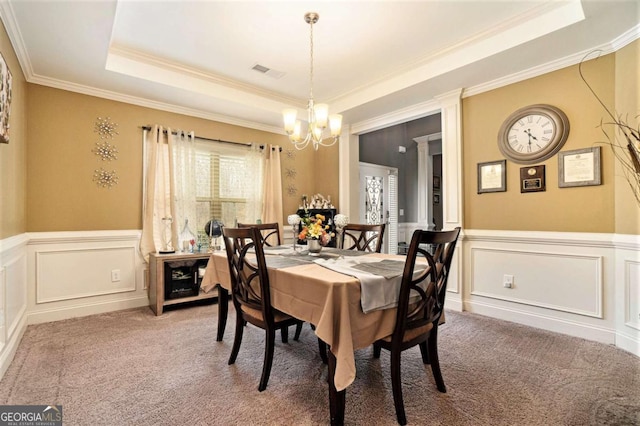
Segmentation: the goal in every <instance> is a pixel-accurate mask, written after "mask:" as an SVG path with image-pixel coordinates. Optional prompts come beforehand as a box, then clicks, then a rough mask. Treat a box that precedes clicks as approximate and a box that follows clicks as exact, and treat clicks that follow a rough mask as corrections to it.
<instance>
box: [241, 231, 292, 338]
mask: <svg viewBox="0 0 640 426" xmlns="http://www.w3.org/2000/svg"><path fill="white" fill-rule="evenodd" d="M238 228H256V229H258V230H259V231H260V235H261V236H262V243H263V244H264V245H265V246H267V247H275V246H279V245H282V242H281V241H282V240H281V239H280V224H279V223H278V222H273V223H238ZM280 332H281V333H282V343H287V340H288V339H289V338H288V335H289V332H288V330H285V329H282V330H280ZM301 332H302V324H298V325H297V326H296V331H295V334H294V335H293V340H296V341H297V340H298V339H300V333H301Z"/></svg>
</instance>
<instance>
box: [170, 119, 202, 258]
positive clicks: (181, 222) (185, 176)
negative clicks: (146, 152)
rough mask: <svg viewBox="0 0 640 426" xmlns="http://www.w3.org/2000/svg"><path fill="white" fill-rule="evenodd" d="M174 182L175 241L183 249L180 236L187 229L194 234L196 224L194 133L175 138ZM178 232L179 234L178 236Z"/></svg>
mask: <svg viewBox="0 0 640 426" xmlns="http://www.w3.org/2000/svg"><path fill="white" fill-rule="evenodd" d="M172 139H173V146H172V149H171V152H172V153H173V182H174V186H175V191H174V193H173V200H174V203H175V209H174V217H175V221H174V223H175V227H174V229H173V230H174V232H173V241H178V243H179V247H178V248H182V243H183V242H182V241H181V238H180V235H181V233H182V231H183V230H184V228H185V227H187V226H188V228H189V230H190V231H191V232H192V233H193V234H194V236H195V234H196V233H197V229H196V228H195V226H196V225H197V224H196V148H195V134H194V133H193V132H189V133H186V132H183V131H177V132H176V135H175V136H173V138H172ZM176 232H177V234H176Z"/></svg>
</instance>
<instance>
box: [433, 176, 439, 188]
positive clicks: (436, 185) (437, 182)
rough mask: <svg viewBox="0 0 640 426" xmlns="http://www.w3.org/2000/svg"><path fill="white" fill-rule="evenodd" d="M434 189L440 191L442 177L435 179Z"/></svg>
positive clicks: (435, 177)
mask: <svg viewBox="0 0 640 426" xmlns="http://www.w3.org/2000/svg"><path fill="white" fill-rule="evenodd" d="M433 189H440V176H434V177H433Z"/></svg>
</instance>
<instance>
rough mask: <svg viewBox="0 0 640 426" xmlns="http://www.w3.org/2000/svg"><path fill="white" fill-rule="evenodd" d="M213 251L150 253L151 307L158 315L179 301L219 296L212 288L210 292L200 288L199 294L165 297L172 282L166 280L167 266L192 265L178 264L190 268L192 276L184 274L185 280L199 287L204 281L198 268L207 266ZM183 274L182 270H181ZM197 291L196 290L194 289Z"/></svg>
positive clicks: (184, 301)
mask: <svg viewBox="0 0 640 426" xmlns="http://www.w3.org/2000/svg"><path fill="white" fill-rule="evenodd" d="M210 257H211V253H172V254H159V253H151V254H149V307H150V308H151V310H152V311H153V312H154V313H155V314H156V315H162V311H163V310H164V307H165V306H169V305H176V304H179V303H186V302H193V301H196V300H203V299H215V298H217V297H218V291H217V290H212V291H210V292H209V293H204V292H203V291H202V290H199V292H198V294H197V295H189V296H185V297H176V298H170V299H167V298H166V297H165V289H166V286H167V285H171V283H167V282H166V273H167V268H170V267H171V265H172V264H174V265H191V264H192V266H178V268H182V269H184V268H186V269H187V270H190V273H191V274H192V275H191V276H186V274H185V275H184V278H183V279H185V280H188V281H189V283H191V284H192V285H193V286H194V288H195V287H197V288H198V289H199V287H200V283H201V281H202V278H203V277H202V276H199V274H198V269H199V268H202V269H203V270H204V268H206V266H207V263H208V262H209V258H210ZM181 274H182V271H181ZM170 279H171V278H170ZM194 280H195V282H194ZM194 291H195V290H194Z"/></svg>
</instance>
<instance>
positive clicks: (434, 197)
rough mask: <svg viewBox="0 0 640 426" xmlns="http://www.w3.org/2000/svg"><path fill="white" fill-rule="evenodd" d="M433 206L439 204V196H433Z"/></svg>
mask: <svg viewBox="0 0 640 426" xmlns="http://www.w3.org/2000/svg"><path fill="white" fill-rule="evenodd" d="M433 204H440V194H433Z"/></svg>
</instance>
